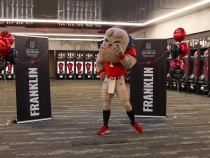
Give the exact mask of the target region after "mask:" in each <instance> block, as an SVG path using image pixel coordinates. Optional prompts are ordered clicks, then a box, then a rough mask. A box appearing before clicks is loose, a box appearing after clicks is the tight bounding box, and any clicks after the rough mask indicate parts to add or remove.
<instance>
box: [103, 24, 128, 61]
mask: <svg viewBox="0 0 210 158" xmlns="http://www.w3.org/2000/svg"><path fill="white" fill-rule="evenodd" d="M116 44H120V45H121V47H122V48H123V50H124V52H125V51H126V50H127V49H129V47H131V46H132V38H131V37H130V36H129V35H128V33H127V32H126V31H125V30H122V29H119V28H110V29H108V30H107V31H106V33H105V37H104V41H103V43H102V45H101V47H100V50H99V56H100V59H101V60H104V61H108V62H113V63H118V62H119V60H118V59H117V57H116V53H115V51H114V47H115V46H116Z"/></svg>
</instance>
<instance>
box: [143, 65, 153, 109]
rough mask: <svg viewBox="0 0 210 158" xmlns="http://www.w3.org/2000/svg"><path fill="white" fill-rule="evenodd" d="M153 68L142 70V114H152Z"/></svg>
mask: <svg viewBox="0 0 210 158" xmlns="http://www.w3.org/2000/svg"><path fill="white" fill-rule="evenodd" d="M153 72H154V71H153V68H146V67H145V68H144V96H143V99H144V101H143V112H153Z"/></svg>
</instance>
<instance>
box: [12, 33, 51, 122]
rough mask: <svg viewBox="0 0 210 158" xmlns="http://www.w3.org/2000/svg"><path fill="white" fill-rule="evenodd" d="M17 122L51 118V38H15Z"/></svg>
mask: <svg viewBox="0 0 210 158" xmlns="http://www.w3.org/2000/svg"><path fill="white" fill-rule="evenodd" d="M15 48H16V49H17V50H18V55H19V57H18V58H19V61H18V62H17V63H16V65H15V66H16V67H15V68H16V100H17V123H26V122H34V121H41V120H49V119H52V115H51V98H50V80H49V58H48V38H45V37H28V36H15Z"/></svg>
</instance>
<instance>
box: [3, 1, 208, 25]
mask: <svg viewBox="0 0 210 158" xmlns="http://www.w3.org/2000/svg"><path fill="white" fill-rule="evenodd" d="M209 2H210V0H203V1H201V2H199V3H195V4H193V5H190V6H188V7H185V8H182V9H179V10H177V11H174V12H171V13H169V14H166V15H164V16H161V17H159V18H156V19H152V20H149V21H148V22H145V23H127V22H103V21H68V20H53V19H4V18H0V22H21V24H22V23H23V22H24V23H26V22H30V23H57V24H59V23H60V24H61V23H62V24H71V25H72V26H73V24H89V25H119V26H145V25H148V24H150V23H153V22H156V21H159V20H162V19H165V18H167V17H170V16H173V15H176V14H179V13H181V12H184V11H187V10H190V9H193V8H195V7H198V6H201V5H204V4H207V3H209Z"/></svg>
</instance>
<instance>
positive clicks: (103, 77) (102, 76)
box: [99, 72, 106, 80]
mask: <svg viewBox="0 0 210 158" xmlns="http://www.w3.org/2000/svg"><path fill="white" fill-rule="evenodd" d="M105 76H106V74H105V72H102V73H101V74H100V75H99V77H100V79H101V80H104V79H105Z"/></svg>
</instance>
